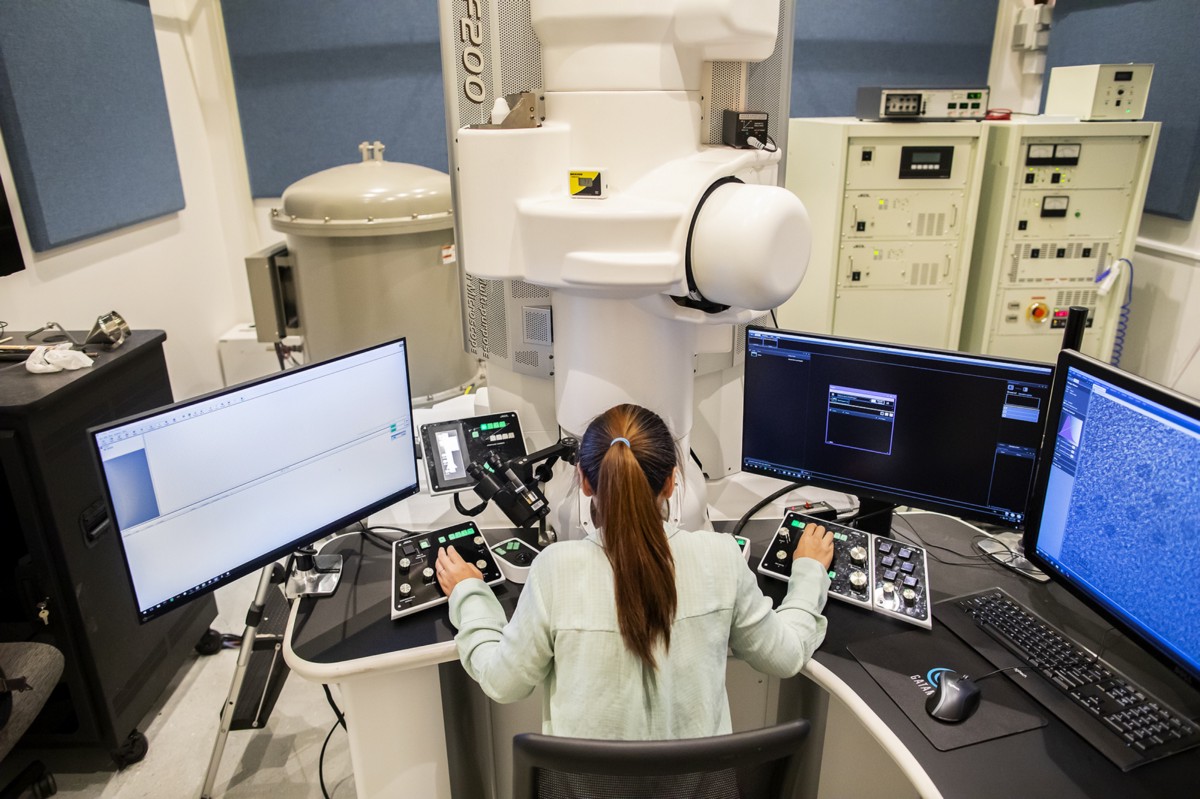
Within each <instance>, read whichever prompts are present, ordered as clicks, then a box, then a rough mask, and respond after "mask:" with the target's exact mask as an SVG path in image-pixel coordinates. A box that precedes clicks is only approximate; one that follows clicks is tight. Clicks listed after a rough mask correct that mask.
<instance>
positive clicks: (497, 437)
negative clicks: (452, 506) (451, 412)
mask: <svg viewBox="0 0 1200 799" xmlns="http://www.w3.org/2000/svg"><path fill="white" fill-rule="evenodd" d="M421 450H422V453H423V455H422V457H423V459H424V461H425V471H426V474H427V475H428V477H429V493H431V494H446V493H449V492H452V491H466V490H470V489H471V488H474V486H475V482H476V480H475V478H474V477H472V476H471V475H470V474H469V473H468V472H467V467H468V466H470V465H471V463H472V462H473V461H482V460H483V459H484V458H486V457H487V456H488V455H489V454H491V453H494V454H495V455H497V456H498V457H499V458H500V460H501V461H509V460H512V459H513V458H519V457H521V456H522V455H525V454H527V453H526V452H525V439H524V437H523V436H522V435H521V422H520V420H519V419H518V418H517V414H516V412H514V411H506V412H504V413H493V414H488V415H487V416H472V417H470V418H468V419H456V420H454V421H450V422H433V423H431V424H425V425H421Z"/></svg>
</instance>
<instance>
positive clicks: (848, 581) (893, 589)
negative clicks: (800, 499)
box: [758, 512, 932, 629]
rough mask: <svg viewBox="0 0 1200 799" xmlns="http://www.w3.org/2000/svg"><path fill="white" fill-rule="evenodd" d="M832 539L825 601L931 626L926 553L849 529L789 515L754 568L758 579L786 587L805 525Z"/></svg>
mask: <svg viewBox="0 0 1200 799" xmlns="http://www.w3.org/2000/svg"><path fill="white" fill-rule="evenodd" d="M809 523H813V524H819V525H822V526H824V527H825V529H826V530H828V531H829V532H831V533H833V562H832V563H830V565H829V579H830V586H829V596H831V597H833V598H834V599H840V600H841V601H843V602H849V603H850V604H852V605H858V606H860V607H864V608H870V609H872V610H874V611H875V612H877V613H882V614H884V615H887V616H894V617H895V618H898V619H901V620H902V621H907V622H909V623H911V624H916V625H918V626H921V627H925V628H926V629H928V628H930V627H931V626H932V620H931V616H930V609H929V608H930V605H929V585H928V579H927V574H928V572H927V571H926V563H925V550H923V549H921V548H920V547H918V546H914V545H912V544H907V543H903V542H900V541H895V540H893V539H890V538H885V537H883V536H877V535H874V534H871V533H867V532H864V531H862V530H856V529H854V528H853V527H846V526H845V525H842V524H838V523H836V522H831V521H829V520H827V519H819V518H816V517H813V516H806V515H805V514H803V513H794V512H793V513H788V515H787V516H785V517H784V519H783V523H782V524H781V525H780V526H779V529H778V530H777V531H776V532H775V537H774V538H772V539H771V544H770V546H768V547H767V552H766V554H765V555H763V558H762V560H761V561H760V562H759V564H758V573H759V574H762V575H765V576H767V577H773V578H775V579H777V580H783V581H787V579H788V577H789V576H791V573H792V555H793V554H794V553H795V551H796V544H797V542H799V540H800V534H801V533H803V532H804V528H805V527H806V526H807V525H808V524H809Z"/></svg>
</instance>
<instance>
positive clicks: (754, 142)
mask: <svg viewBox="0 0 1200 799" xmlns="http://www.w3.org/2000/svg"><path fill="white" fill-rule="evenodd" d="M766 137H767V141H766V143H765V144H764V143H763V142H760V141H759V140H758V139H757V138H755V137H754V136H747V137H746V144H749V145H750V146H751V147H753V148H754V149H755V150H762V151H763V152H764V153H774V152H778V151H779V147H778V145H776V144H775V140H774V139H772V138H771V134H769V133H768V134H766Z"/></svg>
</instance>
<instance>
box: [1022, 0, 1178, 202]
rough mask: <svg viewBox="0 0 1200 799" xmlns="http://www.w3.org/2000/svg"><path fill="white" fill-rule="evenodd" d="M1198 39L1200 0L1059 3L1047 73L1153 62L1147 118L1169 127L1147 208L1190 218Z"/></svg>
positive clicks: (1071, 0) (1065, 0)
mask: <svg viewBox="0 0 1200 799" xmlns="http://www.w3.org/2000/svg"><path fill="white" fill-rule="evenodd" d="M1198 40H1200V2H1197V0H1058V4H1057V5H1056V6H1055V7H1054V24H1053V26H1052V27H1051V29H1050V47H1049V49H1048V51H1047V55H1046V60H1047V64H1046V69H1047V72H1046V75H1047V77H1049V74H1050V72H1049V70H1050V68H1051V67H1062V66H1075V65H1077V64H1120V63H1127V62H1136V63H1150V64H1154V78H1153V79H1152V80H1151V82H1150V97H1149V100H1148V101H1147V103H1146V119H1149V120H1155V121H1158V122H1162V123H1163V124H1162V132H1161V133H1160V135H1159V140H1158V153H1157V155H1156V156H1155V158H1154V170H1153V171H1152V172H1151V174H1150V188H1149V191H1148V192H1147V194H1146V210H1147V211H1148V212H1150V213H1152V214H1161V215H1163V216H1170V217H1174V218H1176V219H1185V220H1187V219H1191V218H1192V216H1193V215H1194V214H1195V211H1196V198H1197V196H1198V195H1200V92H1197V91H1196V75H1197V73H1198V72H1200V46H1197V41H1198ZM1048 85H1049V81H1047V86H1048ZM1044 97H1045V95H1044V93H1043V100H1044ZM1043 107H1044V106H1043ZM1096 124H1098V125H1100V124H1120V123H1102V122H1097V123H1096Z"/></svg>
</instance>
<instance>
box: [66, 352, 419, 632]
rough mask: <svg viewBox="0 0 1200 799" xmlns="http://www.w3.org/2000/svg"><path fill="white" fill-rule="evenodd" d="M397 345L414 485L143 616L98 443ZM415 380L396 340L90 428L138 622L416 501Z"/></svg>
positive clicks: (267, 553)
mask: <svg viewBox="0 0 1200 799" xmlns="http://www.w3.org/2000/svg"><path fill="white" fill-rule="evenodd" d="M397 345H403V346H402V352H403V355H404V373H405V378H406V380H407V381H409V390H408V417H409V422H410V429H411V433H412V437H413V444H414V447H413V454H412V457H413V483H412V485H407V486H404V487H403V488H401V489H400V490H398V491H395V492H393V493H391V494H389V495H388V496H386V497H382V498H380V499H379V500H378V501H376V502H372V503H371V504H370V505H367V506H365V507H362V508H359V509H357V510H355V511H354V512H353V513H349V514H346V515H345V516H342V517H341V518H339V519H337V520H335V521H333V522H329V523H327V524H324V525H322V526H320V527H319V528H317V529H314V530H312V531H310V532H308V533H305V534H304V535H301V536H299V537H297V538H294V539H292V540H291V541H290V542H288V543H287V544H285V545H283V546H279V547H276V548H274V549H272V550H270V551H269V552H264V553H262V554H261V555H259V556H258V557H255V558H254V559H252V560H249V561H246V562H245V563H243V564H242V565H240V566H238V567H237V568H235V569H233V570H232V571H230V572H229V573H228V574H226V575H224V576H219V575H218V576H214V578H213V581H212V582H211V583H208V584H205V585H202V586H196V587H195V588H193V589H192V593H190V594H186V595H184V596H177V597H175V598H174V599H175V601H173V602H171V603H169V604H168V605H164V606H162V607H159V608H151V609H150V610H142V608H141V607H139V601H138V596H137V586H136V584H135V583H134V580H133V573H132V571H131V570H130V567H129V557H128V555H127V553H126V551H125V538H124V536H123V535H121V529H120V527H119V526H118V523H117V514H116V512H115V511H114V509H113V499H112V496H111V494H110V492H109V485H108V478H107V477H106V476H105V472H104V462H103V460H102V459H101V457H100V447H99V444H98V443H97V437H98V436H100V435H102V434H103V433H106V432H108V431H109V430H112V429H114V428H118V427H122V426H124V425H127V424H131V423H134V422H138V421H142V420H144V419H150V418H153V417H155V416H160V415H162V414H165V413H174V412H175V411H177V410H178V409H180V408H186V407H189V406H191V405H198V404H200V403H204V402H208V401H209V400H212V399H214V398H216V397H220V396H224V395H228V394H232V393H235V392H238V391H243V390H245V389H247V388H251V387H253V386H257V385H262V384H264V383H271V382H274V381H276V380H279V379H281V378H284V377H290V376H293V375H296V374H299V373H302V372H306V371H315V370H319V369H321V368H323V367H324V368H328V367H329V365H330V364H333V363H336V362H338V361H343V360H346V359H347V358H353V357H355V356H358V355H362V354H364V353H367V352H371V351H373V350H385V349H389V348H392V347H395V346H397ZM411 380H412V372H411V370H410V368H409V358H408V343H407V340H406V338H405V337H403V336H402V337H400V338H397V339H393V340H391V341H386V342H384V343H382V344H376V345H373V346H370V347H364V348H362V349H359V350H355V351H353V352H348V353H345V354H343V355H338V356H335V357H333V358H328V359H325V360H322V361H316V362H314V363H310V364H304V365H301V366H296V367H293V368H291V369H286V370H284V371H280V372H272V373H271V374H269V375H265V376H263V377H258V378H254V379H252V380H246V381H244V382H241V383H236V384H234V385H232V386H225V387H223V388H219V389H216V390H215V391H209V392H207V393H204V394H200V395H197V396H195V397H189V398H188V399H185V400H179V401H177V402H173V403H170V404H169V405H160V406H159V407H157V408H152V409H150V410H147V411H141V412H139V413H136V414H132V415H130V416H126V417H123V418H121V419H115V420H113V421H111V422H105V423H104V424H101V425H96V426H94V427H90V428H88V430H87V438H88V445H89V448H90V449H91V451H92V459H93V463H94V464H95V467H96V472H97V479H98V480H99V482H100V487H101V489H102V490H103V493H104V502H105V510H106V511H107V513H108V519H109V525H110V526H111V528H112V530H113V532H114V534H115V535H116V536H117V540H118V542H119V544H120V547H121V565H122V567H123V569H124V573H125V581H126V584H127V585H128V586H129V591H130V599H131V600H132V604H133V606H134V610H135V612H136V613H137V617H138V621H139V622H140V623H141V624H145V623H147V622H149V621H151V620H152V619H156V618H158V617H159V616H162V615H164V614H166V613H169V612H171V611H173V610H175V609H177V608H180V607H183V606H185V605H187V604H188V603H189V602H191V601H193V600H195V599H198V598H200V597H202V596H205V595H206V594H210V593H212V592H213V591H215V590H216V589H218V588H220V587H222V586H225V585H228V584H229V583H232V582H234V581H235V580H239V579H241V578H242V577H245V576H246V575H247V574H250V573H252V572H254V571H256V570H258V569H261V568H262V567H263V566H266V565H267V564H269V563H271V562H273V561H276V560H279V559H280V558H282V557H284V556H285V555H288V554H290V553H292V552H294V551H295V550H297V549H299V548H300V547H304V546H307V545H308V544H311V543H313V542H315V541H318V540H320V539H321V538H324V537H325V536H326V535H328V534H329V533H332V532H334V531H336V530H340V529H342V528H343V527H346V526H347V525H348V524H350V523H352V522H356V521H360V520H362V519H365V518H366V517H367V516H370V515H371V514H372V513H375V512H376V511H379V510H382V509H383V508H386V507H388V506H389V505H393V504H395V503H397V502H399V501H401V500H403V499H406V498H407V497H411V496H413V495H415V494H417V493H418V492H419V491H420V488H421V479H420V469H421V466H420V464H418V463H417V462H416V461H417V450H416V447H417V446H419V444H418V443H417V441H416V437H417V429H416V425H415V424H414V423H413V422H414V420H413V405H412V383H411Z"/></svg>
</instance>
